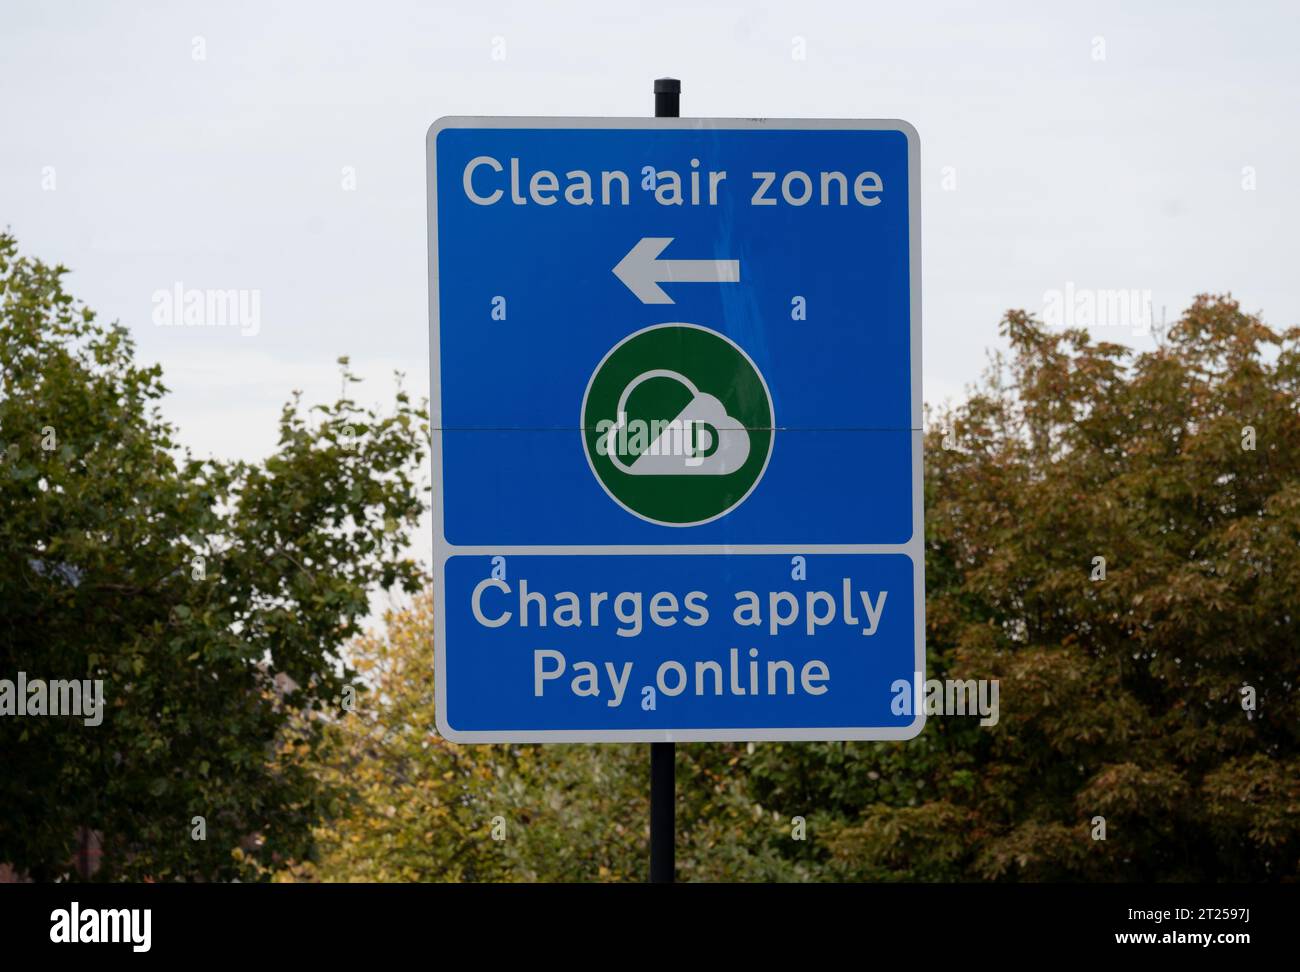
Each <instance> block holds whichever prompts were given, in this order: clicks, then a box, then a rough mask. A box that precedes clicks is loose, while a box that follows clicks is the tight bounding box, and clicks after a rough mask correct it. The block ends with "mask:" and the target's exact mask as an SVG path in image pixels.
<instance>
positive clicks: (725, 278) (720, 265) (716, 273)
mask: <svg viewBox="0 0 1300 972" xmlns="http://www.w3.org/2000/svg"><path fill="white" fill-rule="evenodd" d="M672 241H673V237H671V236H646V237H643V238H642V239H641V240H640V242H638V243H637V244H636V246H634V247H632V249H630V250H628V251H627V256H625V257H623V259H621V260H619V261H618V265H617V266H615V267H614V276H616V277H618V279H619V280H621V281H623V284H624V285H625V286H626V287H627V289H628V290H630V291H632V293H633V294H635V295H636V298H637V299H638V300H639V301H641V303H643V304H671V303H672V302H673V299H672V298H671V297H669V296H668V295H667V294H666V293H664V289H663V288H662V287H660V286H659V285H660V284H661V283H738V282H739V281H740V261H739V260H660V259H658V257H659V254H660V253H662V252H663V251H664V249H665V248H666V247H667V246H668V244H669V243H671V242H672Z"/></svg>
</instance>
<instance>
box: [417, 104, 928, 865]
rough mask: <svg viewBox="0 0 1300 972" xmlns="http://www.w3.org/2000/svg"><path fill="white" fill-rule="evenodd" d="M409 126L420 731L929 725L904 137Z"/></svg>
mask: <svg viewBox="0 0 1300 972" xmlns="http://www.w3.org/2000/svg"><path fill="white" fill-rule="evenodd" d="M679 92H680V85H679V84H678V82H676V81H672V80H669V79H663V80H660V81H657V82H656V83H655V101H656V116H657V117H655V118H653V119H648V118H642V119H636V118H444V119H441V120H439V121H438V122H436V123H435V124H434V125H433V126H432V127H431V128H430V130H429V134H428V139H427V152H428V173H429V279H430V357H431V386H432V388H431V391H432V394H431V411H432V418H433V437H432V472H433V482H434V500H433V522H434V594H435V601H436V605H437V611H436V621H435V677H436V689H437V718H438V727H439V730H440V731H441V732H442V733H443V734H444V735H445V736H447V737H448V738H450V739H453V740H455V741H459V742H467V743H488V742H615V741H617V742H650V743H652V744H653V745H652V750H651V879H652V880H671V876H672V871H673V829H674V828H673V809H674V799H673V797H674V793H673V789H674V786H673V783H674V781H673V768H674V765H673V764H674V759H673V756H674V753H673V748H672V747H673V744H674V743H675V742H677V741H679V740H680V741H691V740H815V739H822V740H826V739H909V738H911V737H913V736H915V735H916V734H917V733H919V732H920V731H921V728H922V726H923V724H924V713H923V711H921V707H920V706H919V705H917V704H916V695H917V693H918V692H919V691H920V690H921V688H922V686H923V684H924V671H925V645H924V575H923V557H922V553H923V537H924V532H923V528H922V502H921V496H922V494H921V442H922V428H921V397H920V212H919V198H920V187H919V182H918V173H919V158H918V152H919V149H918V144H917V137H916V133H915V131H914V130H913V129H912V128H911V126H909V125H908V124H907V123H905V122H900V121H870V120H812V119H682V118H679V117H676V116H677V103H678V102H677V99H678V97H679Z"/></svg>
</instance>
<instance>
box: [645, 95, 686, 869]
mask: <svg viewBox="0 0 1300 972" xmlns="http://www.w3.org/2000/svg"><path fill="white" fill-rule="evenodd" d="M681 105H682V83H681V82H680V81H678V80H677V79H676V78H659V79H658V80H656V81H655V117H656V118H680V117H681ZM676 770H677V744H676V743H670V742H657V743H651V744H650V883H651V884H671V883H672V881H673V872H674V871H675V870H676V869H677V847H676V843H677V779H676Z"/></svg>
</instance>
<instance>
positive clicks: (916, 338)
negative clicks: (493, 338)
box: [425, 116, 925, 743]
mask: <svg viewBox="0 0 1300 972" xmlns="http://www.w3.org/2000/svg"><path fill="white" fill-rule="evenodd" d="M462 128H471V129H477V128H518V129H557V128H573V129H615V130H640V131H644V130H653V129H664V130H668V131H673V130H733V129H754V130H767V131H896V132H901V133H902V134H903V135H904V136H905V137H906V139H907V206H908V214H907V216H908V272H909V278H910V279H909V286H910V290H911V295H910V296H911V299H910V301H909V306H910V317H911V358H912V374H911V380H912V409H911V412H912V536H911V538H910V539H909V540H908V541H907V542H906V543H902V544H811V545H808V546H804V547H793V546H790V545H789V544H662V545H660V544H654V545H618V544H595V545H578V546H563V545H560V546H557V545H537V546H503V547H479V546H459V547H458V546H454V545H452V544H449V543H448V542H447V539H446V536H445V533H444V531H443V502H442V382H441V370H440V354H439V352H440V351H441V343H440V334H439V315H438V310H439V287H438V172H437V139H438V135H439V134H440V133H441V132H443V131H446V130H448V129H462ZM920 155H921V142H920V136H919V135H918V133H917V131H916V129H915V128H913V127H912V125H910V124H909V123H907V122H905V121H902V120H900V119H842V118H563V117H528V116H490V117H472V116H447V117H444V118H439V119H438V120H437V121H435V122H434V123H433V124H432V125H430V126H429V130H428V132H427V133H426V135H425V159H426V162H425V174H426V177H427V179H428V182H427V199H428V234H429V278H428V279H429V384H430V388H429V413H430V421H431V435H430V456H429V459H430V470H431V475H432V480H431V482H432V484H433V500H432V514H433V603H434V612H433V613H434V634H433V637H434V679H435V690H436V692H435V706H436V709H435V715H436V720H437V725H438V732H439V733H441V734H442V736H443V737H444V738H446V739H448V740H450V741H452V742H456V743H507V742H508V743H570V742H589V743H590V742H609V743H634V742H749V741H753V742H763V741H791V742H813V741H834V740H851V739H860V740H878V741H886V740H896V741H898V740H905V739H913V738H915V737H916V736H918V735H920V733H921V730H922V729H923V728H924V727H925V712H924V710H923V708H922V707H920V706H917V707H916V708H917V709H918V710H919V711H917V712H914V713H913V720H912V722H911V724H910V725H907V726H845V727H818V728H806V727H804V728H791V729H757V728H742V729H543V730H535V729H523V730H513V729H507V730H492V731H483V730H470V731H461V730H458V729H454V728H452V727H451V726H450V725H449V724H448V723H447V719H446V711H447V680H446V671H447V657H446V635H447V622H446V612H445V611H444V610H443V605H444V604H445V603H446V597H445V595H446V564H447V560H448V559H449V558H451V557H452V556H484V557H494V556H501V557H506V558H509V557H511V556H527V555H547V554H550V555H565V556H589V555H596V554H605V555H608V554H623V555H635V554H641V555H672V554H687V555H690V554H785V555H789V556H795V555H799V554H803V555H816V554H883V553H901V554H905V555H906V556H908V557H909V558H910V559H911V561H912V582H913V593H912V597H913V606H914V611H913V614H914V620H915V634H914V639H913V640H914V644H915V669H914V675H913V678H914V679H917V680H922V681H923V680H924V678H925V563H924V549H925V510H924V492H923V488H922V481H921V480H922V470H923V456H922V447H923V442H924V429H923V426H922V410H921V178H920V168H921V163H920ZM774 446H775V444H774ZM920 689H921V686H920V685H918V684H915V683H914V684H913V686H912V690H913V693H914V694H917V695H919V694H920V692H919V690H920Z"/></svg>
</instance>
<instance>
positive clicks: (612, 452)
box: [605, 368, 749, 476]
mask: <svg viewBox="0 0 1300 972" xmlns="http://www.w3.org/2000/svg"><path fill="white" fill-rule="evenodd" d="M651 378H671V379H672V380H673V381H676V382H678V383H680V384H682V385H684V386H685V387H686V388H687V389H688V390H689V391H690V393H691V400H690V402H689V403H687V405H686V407H685V408H684V409H682V411H681V412H680V413H679V414H678V415H677V416H676V417H675V418H673V419H672V421H671V422H668V423H665V427H664V428H662V429H661V431H660V434H659V435H657V436H655V437H654V438H653V439H652V440H651V441H650V443H649V444H648V446H647V448H646V449H645V450H644V451H642V453H641V454H640V455H639V456H637V457H636V459H634V460H633V461H632V463H631V464H630V465H628V464H627V463H625V462H623V460H622V458H621V457H620V456H619V455H618V452H617V449H616V448H614V447H613V444H614V440H615V437H616V436H617V435H618V434H619V432H620V430H621V429H622V427H623V426H622V425H621V424H615V426H614V427H613V428H612V429H610V431H609V432H608V434H607V435H608V438H607V440H606V441H607V443H608V448H607V449H606V450H605V453H606V454H607V455H608V456H609V458H610V460H611V461H612V462H613V463H614V464H615V465H616V466H618V468H619V469H621V470H623V472H625V473H628V474H630V475H633V476H725V475H727V474H728V473H733V472H736V471H737V470H738V469H740V468H741V467H742V466H743V465H744V464H745V460H746V459H748V458H749V432H748V430H747V429H746V428H745V427H744V425H742V424H741V422H740V421H738V420H737V419H735V418H733V417H732V416H730V415H728V414H727V409H726V407H725V406H724V405H723V404H722V402H721V401H719V400H718V399H717V398H716V397H714V396H713V395H710V394H708V393H707V392H701V391H700V390H699V389H698V388H696V387H695V384H694V382H692V381H691V380H690V379H689V378H687V377H686V376H685V375H682V374H679V373H678V372H676V371H669V370H667V369H665V368H656V369H654V370H653V371H647V372H646V373H645V374H642V375H639V376H638V377H637V378H636V379H635V380H634V381H632V382H631V383H630V384H629V385H628V386H627V388H625V389H623V394H622V395H621V396H620V397H619V400H618V416H619V423H626V422H627V400H628V397H629V396H630V395H631V394H632V392H633V390H635V389H636V387H637V386H638V385H640V384H641V383H642V382H644V381H648V380H650V379H651ZM715 446H716V448H715Z"/></svg>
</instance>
